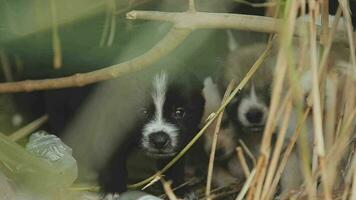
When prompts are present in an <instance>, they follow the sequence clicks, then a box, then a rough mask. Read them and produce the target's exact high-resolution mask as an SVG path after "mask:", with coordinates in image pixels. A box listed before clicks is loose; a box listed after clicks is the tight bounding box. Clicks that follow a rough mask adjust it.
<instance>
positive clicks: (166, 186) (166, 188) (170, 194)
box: [161, 179, 178, 200]
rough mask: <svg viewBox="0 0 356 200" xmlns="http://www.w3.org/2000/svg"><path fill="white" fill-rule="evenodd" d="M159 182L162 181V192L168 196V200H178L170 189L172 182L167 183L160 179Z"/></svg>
mask: <svg viewBox="0 0 356 200" xmlns="http://www.w3.org/2000/svg"><path fill="white" fill-rule="evenodd" d="M161 181H162V185H163V189H164V191H165V192H166V194H167V196H168V199H169V200H178V199H177V197H176V195H175V194H174V192H173V190H172V188H171V184H172V182H171V181H168V182H167V181H165V180H164V179H161Z"/></svg>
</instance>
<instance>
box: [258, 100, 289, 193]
mask: <svg viewBox="0 0 356 200" xmlns="http://www.w3.org/2000/svg"><path fill="white" fill-rule="evenodd" d="M285 99H287V102H288V103H287V105H286V107H285V108H284V109H283V110H284V115H283V118H282V123H281V127H280V130H279V131H278V137H277V141H276V144H275V145H274V151H273V154H272V158H271V162H270V164H269V167H268V171H267V175H266V180H265V182H264V186H263V190H262V198H261V199H267V195H268V193H269V192H270V191H271V189H270V187H271V183H272V181H273V177H274V175H275V171H276V168H277V166H278V161H279V157H280V154H281V152H282V148H283V144H284V140H285V136H286V133H287V128H288V125H289V118H290V114H291V111H292V99H291V96H290V95H287V96H286V98H285Z"/></svg>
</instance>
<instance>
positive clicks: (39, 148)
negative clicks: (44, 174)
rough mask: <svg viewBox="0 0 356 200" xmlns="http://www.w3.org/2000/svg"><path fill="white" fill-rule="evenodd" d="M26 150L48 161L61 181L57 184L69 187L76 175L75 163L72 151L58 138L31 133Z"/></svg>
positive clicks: (42, 133) (42, 132)
mask: <svg viewBox="0 0 356 200" xmlns="http://www.w3.org/2000/svg"><path fill="white" fill-rule="evenodd" d="M26 150H27V151H28V152H30V153H32V154H33V155H35V156H37V157H39V158H42V159H45V160H48V161H50V162H51V163H52V164H53V166H54V168H55V169H56V170H57V171H58V173H59V174H60V175H64V176H65V177H63V180H62V181H61V182H60V183H58V182H57V181H56V182H57V184H59V185H62V186H70V185H71V184H72V183H73V182H74V181H75V179H76V178H77V175H78V168H77V162H76V160H75V159H74V158H73V156H72V149H71V148H70V147H69V146H67V145H66V144H64V143H63V142H62V141H61V139H60V138H58V137H57V136H55V135H50V134H48V133H47V132H45V131H39V132H36V133H33V134H32V135H31V136H30V139H29V142H28V143H27V145H26Z"/></svg>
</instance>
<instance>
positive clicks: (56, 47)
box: [50, 0, 62, 69]
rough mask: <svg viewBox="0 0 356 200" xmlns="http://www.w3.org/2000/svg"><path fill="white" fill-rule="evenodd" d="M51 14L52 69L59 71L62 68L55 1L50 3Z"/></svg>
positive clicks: (52, 0)
mask: <svg viewBox="0 0 356 200" xmlns="http://www.w3.org/2000/svg"><path fill="white" fill-rule="evenodd" d="M50 4H51V14H52V47H53V56H54V57H53V67H54V68H55V69H59V68H61V67H62V48H61V39H60V37H59V31H58V20H57V8H56V2H55V0H51V1H50Z"/></svg>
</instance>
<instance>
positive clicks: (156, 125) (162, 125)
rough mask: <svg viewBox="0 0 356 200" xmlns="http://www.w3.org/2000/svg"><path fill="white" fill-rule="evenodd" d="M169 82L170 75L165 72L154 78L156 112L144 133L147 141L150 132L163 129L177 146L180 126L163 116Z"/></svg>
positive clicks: (153, 93) (172, 143)
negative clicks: (167, 120) (169, 121)
mask: <svg viewBox="0 0 356 200" xmlns="http://www.w3.org/2000/svg"><path fill="white" fill-rule="evenodd" d="M167 84H168V75H167V74H166V73H165V72H161V73H159V74H157V75H156V76H155V77H154V79H153V92H152V99H153V104H154V107H155V112H154V117H153V119H152V120H150V121H149V122H148V123H147V124H146V125H145V126H144V127H143V132H142V135H143V137H144V140H146V141H147V138H148V137H149V135H150V134H152V133H156V132H161V131H162V132H164V133H166V134H167V135H168V136H169V137H170V139H171V146H175V145H177V142H178V141H177V137H178V128H177V127H176V126H175V125H174V124H171V123H168V122H166V120H165V119H164V117H163V107H164V103H165V100H166V92H167V91H166V90H167ZM146 145H148V144H146ZM144 146H145V145H144Z"/></svg>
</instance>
